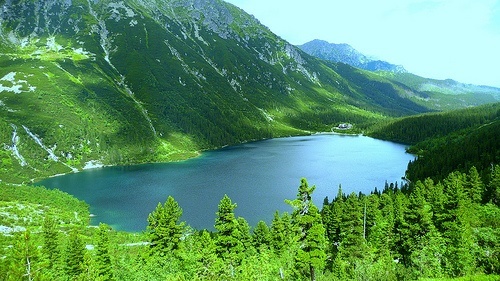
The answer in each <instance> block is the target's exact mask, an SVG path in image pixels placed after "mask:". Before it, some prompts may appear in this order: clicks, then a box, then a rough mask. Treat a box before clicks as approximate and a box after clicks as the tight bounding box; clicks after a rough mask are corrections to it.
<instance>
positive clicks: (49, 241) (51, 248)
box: [42, 215, 61, 270]
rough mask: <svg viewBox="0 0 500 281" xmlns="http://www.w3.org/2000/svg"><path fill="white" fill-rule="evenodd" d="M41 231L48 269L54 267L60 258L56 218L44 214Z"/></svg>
mask: <svg viewBox="0 0 500 281" xmlns="http://www.w3.org/2000/svg"><path fill="white" fill-rule="evenodd" d="M42 232H43V253H44V255H45V257H46V258H47V260H48V267H49V269H50V270H53V269H55V268H56V265H57V264H58V262H59V259H60V256H61V255H60V251H59V247H58V245H59V243H60V242H59V232H58V230H57V225H56V220H55V219H54V218H53V217H52V216H50V215H47V216H45V218H44V220H43V226H42Z"/></svg>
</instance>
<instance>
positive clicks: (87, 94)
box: [0, 0, 428, 182]
mask: <svg viewBox="0 0 500 281" xmlns="http://www.w3.org/2000/svg"><path fill="white" fill-rule="evenodd" d="M0 5H1V6H0V38H1V40H0V66H1V67H0V143H1V144H2V145H1V147H0V154H1V155H2V168H1V170H0V178H1V179H2V180H4V181H7V182H26V181H28V180H30V179H34V178H40V177H46V176H50V175H54V174H58V173H66V172H71V171H76V170H79V169H82V168H84V167H91V166H95V165H102V164H105V165H112V164H127V163H139V162H151V161H170V160H176V159H184V158H187V157H191V156H193V155H196V152H197V151H199V150H202V149H207V148H214V147H220V146H223V145H228V144H234V143H239V142H243V141H247V140H253V139H262V138H270V137H277V136H284V135H292V134H303V133H308V132H310V131H324V130H330V128H331V126H334V125H337V124H338V123H340V122H350V123H354V124H363V123H365V122H367V121H372V120H380V119H384V118H386V117H387V116H404V115H408V114H415V113H420V112H425V111H428V109H427V108H426V107H425V106H422V105H418V104H416V103H415V102H413V101H411V100H409V99H407V92H408V90H407V89H406V88H405V87H402V86H399V85H398V84H395V83H392V82H390V80H387V79H384V78H380V77H377V78H374V77H371V76H367V74H366V73H364V72H358V71H357V70H356V69H354V68H353V69H348V72H350V73H351V74H352V73H354V74H355V75H354V76H356V77H357V78H356V79H355V80H352V79H351V77H345V76H343V74H340V73H339V72H338V71H337V69H334V68H333V67H332V65H327V64H325V63H324V62H321V61H320V60H317V59H316V58H313V57H310V56H308V55H307V54H305V53H303V52H302V51H300V50H299V49H298V48H296V47H294V46H292V45H291V44H289V43H288V42H286V41H284V40H282V39H280V38H279V37H278V36H276V35H274V34H273V33H272V32H271V31H270V30H269V29H268V28H266V27H265V26H263V25H261V24H260V23H259V22H258V20H256V19H255V18H253V17H252V16H250V15H248V14H246V13H245V12H244V11H242V10H240V9H238V8H236V7H235V6H233V5H230V4H227V3H225V2H223V1H220V0H190V1H179V0H169V1H155V0H143V1H139V0H127V1H110V0H105V1H85V0H73V1H57V0H43V1H0ZM344 68H345V67H344Z"/></svg>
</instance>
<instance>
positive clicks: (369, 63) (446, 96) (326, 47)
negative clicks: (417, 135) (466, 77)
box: [298, 39, 500, 110]
mask: <svg viewBox="0 0 500 281" xmlns="http://www.w3.org/2000/svg"><path fill="white" fill-rule="evenodd" d="M298 47H299V48H300V49H301V50H303V51H304V52H306V53H308V54H309V55H312V56H315V57H317V58H319V59H322V60H326V61H331V62H335V63H342V64H348V65H350V66H353V67H356V68H360V69H364V70H368V71H371V72H375V73H376V74H377V75H379V76H381V77H385V78H387V79H390V80H392V81H394V82H396V83H399V84H403V85H405V86H407V87H409V88H410V89H412V90H413V91H416V92H419V93H421V95H420V96H422V94H423V96H425V97H424V100H425V101H426V103H425V104H426V106H428V107H429V108H433V109H436V110H449V109H457V108H462V107H469V106H477V105H481V104H486V103H494V102H498V101H500V89H499V88H496V87H490V86H484V85H473V84H465V83H461V82H458V81H455V80H451V79H446V80H437V79H431V78H424V77H420V76H418V75H415V74H412V73H409V72H408V71H406V70H405V68H404V67H403V66H401V65H394V64H391V63H389V62H386V61H381V60H373V59H370V58H369V57H367V56H366V55H364V54H362V53H360V52H358V51H357V50H356V49H354V48H353V47H352V46H350V45H348V44H333V43H329V42H326V41H323V40H319V39H316V40H312V41H310V42H307V43H305V44H303V45H300V46H298Z"/></svg>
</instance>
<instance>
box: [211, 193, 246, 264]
mask: <svg viewBox="0 0 500 281" xmlns="http://www.w3.org/2000/svg"><path fill="white" fill-rule="evenodd" d="M235 208H236V204H233V202H232V201H231V199H230V198H229V197H228V196H227V195H224V197H223V198H222V199H221V201H220V203H219V208H218V211H217V213H216V218H215V229H216V230H217V239H216V243H215V244H216V245H217V255H218V256H219V257H220V258H222V259H223V260H224V261H226V262H228V263H230V265H231V266H233V267H234V266H236V265H237V264H239V263H240V262H241V259H242V255H241V254H242V253H243V251H244V248H243V243H242V241H241V240H240V238H241V234H240V230H239V227H238V220H237V219H236V218H235V216H234V209H235Z"/></svg>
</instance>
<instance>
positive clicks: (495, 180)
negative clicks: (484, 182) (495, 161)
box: [488, 165, 500, 207]
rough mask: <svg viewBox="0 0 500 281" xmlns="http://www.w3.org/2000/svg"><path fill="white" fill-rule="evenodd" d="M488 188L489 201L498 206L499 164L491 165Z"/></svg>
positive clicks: (499, 187)
mask: <svg viewBox="0 0 500 281" xmlns="http://www.w3.org/2000/svg"><path fill="white" fill-rule="evenodd" d="M488 190H489V193H490V194H491V202H492V203H493V204H496V205H497V206H498V207H500V165H495V166H494V167H492V170H491V179H490V183H489V185H488Z"/></svg>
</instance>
